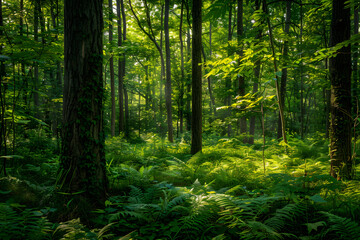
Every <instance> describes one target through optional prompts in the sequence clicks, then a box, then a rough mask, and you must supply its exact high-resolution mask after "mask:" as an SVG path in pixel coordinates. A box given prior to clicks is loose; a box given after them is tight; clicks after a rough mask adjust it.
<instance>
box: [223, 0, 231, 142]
mask: <svg viewBox="0 0 360 240" xmlns="http://www.w3.org/2000/svg"><path fill="white" fill-rule="evenodd" d="M231 40H232V1H230V4H229V23H228V45H229V46H228V47H229V49H228V56H229V57H230V56H231V54H232V52H231V51H230V41H231ZM225 91H226V95H225V96H226V97H225V101H224V105H225V106H229V108H228V109H227V110H226V114H225V117H227V118H230V116H231V108H230V105H231V78H230V77H227V78H226V79H225ZM226 132H227V136H228V137H230V136H231V132H232V127H231V123H230V122H229V123H228V125H227V130H226Z"/></svg>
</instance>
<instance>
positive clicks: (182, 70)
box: [179, 0, 185, 133]
mask: <svg viewBox="0 0 360 240" xmlns="http://www.w3.org/2000/svg"><path fill="white" fill-rule="evenodd" d="M183 19H184V0H181V10H180V27H179V28H180V29H179V40H180V57H181V58H180V61H181V62H180V70H181V80H180V81H181V82H180V96H179V97H180V104H179V119H180V133H183V129H184V81H185V70H184V42H183V37H182V36H183Z"/></svg>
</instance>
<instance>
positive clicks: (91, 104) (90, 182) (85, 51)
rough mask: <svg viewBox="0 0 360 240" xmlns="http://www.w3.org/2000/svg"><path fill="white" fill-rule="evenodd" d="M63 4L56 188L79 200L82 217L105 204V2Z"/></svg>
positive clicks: (77, 211) (69, 0) (76, 211)
mask: <svg viewBox="0 0 360 240" xmlns="http://www.w3.org/2000/svg"><path fill="white" fill-rule="evenodd" d="M64 6H65V14H64V19H65V25H64V27H65V41H64V42H65V53H64V57H65V76H64V103H63V133H62V134H63V137H62V150H61V158H60V171H59V173H60V176H59V179H60V181H59V182H58V186H59V187H60V188H61V191H62V192H67V193H69V194H71V197H76V198H77V199H79V203H80V204H78V206H76V207H75V208H73V213H72V214H74V215H75V216H78V215H79V214H81V212H80V211H81V210H80V209H81V208H85V207H86V208H90V209H94V208H96V207H99V206H102V205H103V204H104V200H105V197H106V189H107V178H106V171H105V164H106V162H105V152H104V132H103V110H102V108H103V95H104V89H103V80H102V51H103V41H102V37H103V35H102V30H103V15H102V14H103V13H102V1H101V0H94V1H90V2H89V1H87V0H78V1H73V0H65V5H64ZM83 203H84V204H83ZM86 210H87V211H88V210H89V209H86ZM72 217H74V216H72Z"/></svg>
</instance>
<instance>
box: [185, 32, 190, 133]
mask: <svg viewBox="0 0 360 240" xmlns="http://www.w3.org/2000/svg"><path fill="white" fill-rule="evenodd" d="M190 36H191V35H190V27H189V28H188V31H187V39H186V46H187V54H186V56H187V59H186V61H189V59H190V53H191V48H190V46H191V39H190ZM187 82H188V84H187V86H186V130H187V131H190V130H191V106H190V97H191V84H190V83H189V82H190V81H187Z"/></svg>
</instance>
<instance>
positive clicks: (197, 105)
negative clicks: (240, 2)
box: [191, 0, 202, 154]
mask: <svg viewBox="0 0 360 240" xmlns="http://www.w3.org/2000/svg"><path fill="white" fill-rule="evenodd" d="M201 8H202V1H201V0H193V8H192V17H193V18H192V19H193V41H192V118H191V126H192V128H191V154H196V153H197V152H200V151H201V149H202V136H201V134H202V103H201V102H202V70H201V65H200V64H201V48H202V43H201V34H202V15H201Z"/></svg>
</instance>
